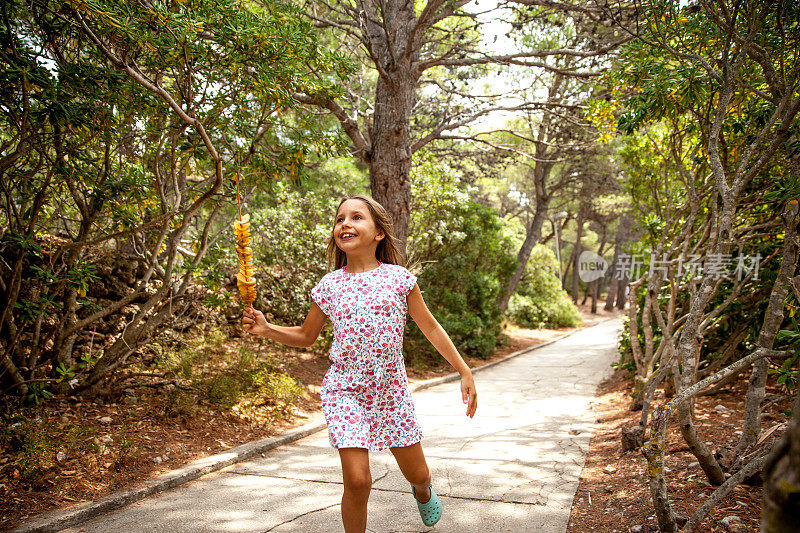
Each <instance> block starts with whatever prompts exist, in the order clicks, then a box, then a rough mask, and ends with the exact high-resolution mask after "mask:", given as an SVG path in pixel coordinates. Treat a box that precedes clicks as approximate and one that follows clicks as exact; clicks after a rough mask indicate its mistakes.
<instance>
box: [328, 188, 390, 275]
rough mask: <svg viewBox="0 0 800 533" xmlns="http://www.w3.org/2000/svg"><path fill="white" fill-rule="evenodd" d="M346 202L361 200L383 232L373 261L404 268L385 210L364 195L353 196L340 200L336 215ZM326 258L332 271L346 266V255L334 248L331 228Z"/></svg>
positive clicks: (336, 247) (376, 225)
mask: <svg viewBox="0 0 800 533" xmlns="http://www.w3.org/2000/svg"><path fill="white" fill-rule="evenodd" d="M347 200H361V201H362V202H364V203H365V204H366V205H367V209H369V213H370V216H372V220H373V222H374V223H375V227H376V228H377V229H378V230H379V231H382V232H383V235H384V237H383V239H381V240H380V241H379V242H378V247H377V248H375V259H377V260H378V261H380V262H381V263H390V264H393V265H400V266H402V267H404V266H406V259H405V257H403V254H402V253H400V250H399V248H398V247H397V237H395V236H394V222H392V217H391V216H390V215H389V213H388V212H387V211H386V209H385V208H384V207H383V206H382V205H381V204H380V203H378V201H377V200H375V199H373V198H371V197H369V196H367V195H365V194H353V195H351V196H348V197H346V198H342V201H341V202H339V205H338V206H337V207H336V213H338V212H339V208H340V207H342V204H343V203H345V202H346V201H347ZM336 213H334V214H333V220H334V222H333V224H334V227H335V226H336ZM327 256H328V265H329V266H332V267H333V269H334V270H338V269H340V268H342V267H343V266H345V265H346V264H347V254H346V253H344V252H343V251H342V249H341V248H339V247H338V246H336V239H335V237H334V235H333V228H331V236H330V239H329V240H328V249H327Z"/></svg>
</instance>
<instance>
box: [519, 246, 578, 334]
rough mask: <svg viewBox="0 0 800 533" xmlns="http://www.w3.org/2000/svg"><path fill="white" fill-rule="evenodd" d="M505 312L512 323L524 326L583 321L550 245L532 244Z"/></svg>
mask: <svg viewBox="0 0 800 533" xmlns="http://www.w3.org/2000/svg"><path fill="white" fill-rule="evenodd" d="M506 314H507V315H508V318H509V320H510V321H511V322H513V323H514V324H516V325H518V326H521V327H525V328H536V329H539V328H561V327H575V326H577V325H578V324H580V323H581V322H582V318H581V315H580V313H579V312H578V309H577V308H576V307H575V305H574V304H573V303H572V300H571V299H570V297H569V295H568V294H567V293H566V291H564V290H563V289H562V288H561V283H560V282H559V280H558V264H557V263H556V257H555V254H554V253H553V252H552V251H551V250H550V249H549V248H546V247H544V246H542V245H541V244H537V245H536V246H534V247H533V250H532V251H531V256H530V259H529V260H528V264H527V265H526V266H525V272H524V273H523V274H522V278H521V279H520V282H519V284H518V285H517V290H516V292H515V293H514V294H513V295H512V296H511V299H510V300H509V302H508V309H507V310H506Z"/></svg>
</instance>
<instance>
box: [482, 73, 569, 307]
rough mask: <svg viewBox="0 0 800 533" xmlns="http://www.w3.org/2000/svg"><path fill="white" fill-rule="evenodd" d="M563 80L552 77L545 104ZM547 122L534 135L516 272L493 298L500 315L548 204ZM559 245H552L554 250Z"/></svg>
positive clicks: (536, 239)
mask: <svg viewBox="0 0 800 533" xmlns="http://www.w3.org/2000/svg"><path fill="white" fill-rule="evenodd" d="M562 82H563V76H561V75H556V76H555V77H554V78H553V84H552V85H551V86H550V89H549V92H548V100H549V101H554V100H555V99H556V96H557V95H558V92H559V90H560V89H561V84H562ZM550 122H551V115H550V114H549V113H545V115H544V117H543V118H542V122H541V124H539V131H538V132H536V142H535V154H536V163H535V165H534V167H533V186H534V188H535V190H536V206H535V208H536V211H534V215H533V219H532V220H531V223H530V225H529V226H528V228H527V231H526V232H525V242H523V243H522V247H521V248H520V250H519V253H517V269H516V270H515V271H514V275H512V276H511V279H509V280H508V284H507V285H506V288H505V290H504V291H502V292H500V294H499V295H498V297H497V306H498V307H499V308H500V313H501V314H502V313H504V312H505V310H506V309H507V308H508V301H509V300H510V299H511V295H512V294H514V291H515V290H517V285H518V284H519V280H520V279H522V274H523V272H525V267H526V266H527V264H528V259H530V257H531V250H533V247H534V246H535V245H536V244H537V243H538V242H539V241H540V240H541V238H542V224H543V223H544V220H545V217H546V215H547V208H548V206H549V204H550V195H549V194H548V193H547V186H546V184H547V178H548V177H550V171H551V170H552V168H553V163H550V162H545V161H544V160H545V159H549V158H548V157H547V141H548V139H549V137H550V131H549V130H550ZM558 245H559V243H558V242H556V246H558Z"/></svg>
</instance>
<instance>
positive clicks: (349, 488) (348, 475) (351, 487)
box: [339, 448, 372, 533]
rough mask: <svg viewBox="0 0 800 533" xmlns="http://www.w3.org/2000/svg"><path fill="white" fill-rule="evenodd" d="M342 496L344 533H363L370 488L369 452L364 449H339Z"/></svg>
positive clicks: (365, 525)
mask: <svg viewBox="0 0 800 533" xmlns="http://www.w3.org/2000/svg"><path fill="white" fill-rule="evenodd" d="M339 459H341V461H342V478H343V479H344V494H343V495H342V523H343V524H344V530H345V533H364V531H366V529H367V500H368V499H369V491H370V489H371V488H372V474H371V473H370V471H369V451H368V450H367V449H365V448H339Z"/></svg>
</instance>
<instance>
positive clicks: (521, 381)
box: [65, 319, 621, 533]
mask: <svg viewBox="0 0 800 533" xmlns="http://www.w3.org/2000/svg"><path fill="white" fill-rule="evenodd" d="M620 328H621V323H620V321H619V320H618V319H614V320H609V321H605V322H602V323H600V324H598V325H596V326H593V327H590V328H587V329H585V330H581V331H578V332H576V333H575V334H573V335H570V336H569V337H566V338H564V339H562V340H559V341H557V342H555V343H553V344H550V345H549V346H545V347H543V348H541V349H537V350H534V351H532V352H529V353H526V354H523V355H520V356H518V357H516V358H514V359H511V360H509V361H507V362H504V363H502V364H499V365H496V366H494V367H492V368H489V369H486V370H485V371H481V372H478V373H476V374H475V381H476V385H477V389H478V411H477V414H476V415H475V417H474V418H473V419H469V418H467V417H466V416H465V415H464V410H465V407H464V405H463V404H462V403H461V393H460V391H459V383H458V382H452V383H447V384H444V385H439V386H436V387H433V388H430V389H426V390H423V391H420V392H417V393H414V403H415V406H416V409H417V413H418V415H419V417H420V423H421V425H422V429H423V434H424V438H423V440H422V445H423V450H424V451H425V455H426V457H427V459H428V463H429V465H430V466H431V470H432V475H433V484H434V488H435V489H436V491H437V493H438V494H439V495H440V499H441V501H442V506H443V509H444V510H443V515H442V519H441V520H440V522H439V523H438V524H437V525H436V526H435V527H433V528H428V527H425V526H424V525H423V524H422V521H421V519H420V517H419V514H418V512H417V509H416V505H415V503H414V498H413V496H412V495H411V493H410V485H409V484H408V483H407V482H406V480H405V479H404V478H403V476H402V474H401V473H400V470H399V468H398V467H397V464H396V463H395V462H394V457H393V456H392V455H391V453H390V452H389V451H388V450H385V451H382V452H378V453H371V454H370V463H371V468H372V477H373V480H374V484H373V490H372V493H371V494H370V500H369V507H368V509H369V511H368V514H369V516H368V521H367V531H372V532H377V533H390V532H391V533H400V532H423V531H439V532H453V533H456V532H457V533H467V532H476V533H484V532H492V533H494V532H501V531H509V532H515V533H519V532H526V531H531V532H546V533H550V532H562V531H564V530H565V529H566V526H567V521H568V519H569V512H570V508H571V506H572V498H573V496H574V494H575V490H576V488H577V485H578V478H579V476H580V472H581V469H582V468H583V463H584V459H585V455H586V452H587V450H588V448H589V438H590V436H591V435H590V431H589V428H590V426H591V423H592V421H593V416H592V414H591V411H590V410H589V406H588V404H589V402H590V401H591V399H592V398H593V396H594V392H595V389H596V387H597V384H598V383H599V382H600V380H601V379H602V378H603V377H604V376H606V375H608V374H609V373H610V370H611V369H610V367H609V365H610V363H611V362H613V360H614V359H615V358H616V357H617V352H616V340H617V332H618V330H619V329H620ZM341 495H342V484H341V465H340V463H339V457H338V454H337V453H336V451H335V450H334V449H333V448H331V447H330V446H329V444H328V437H327V432H326V431H321V432H319V433H316V434H314V435H311V436H309V437H306V438H304V439H301V440H299V441H297V442H296V443H294V444H291V445H287V446H283V447H280V448H277V449H275V450H272V451H270V452H268V453H266V454H265V455H264V456H263V457H260V458H257V459H254V460H250V461H246V462H243V463H239V464H235V465H233V466H230V467H228V468H226V469H223V470H220V471H219V472H215V473H213V474H209V475H207V476H204V477H202V478H200V479H198V480H196V481H193V482H190V483H187V484H185V485H181V486H180V487H176V488H175V489H172V490H169V491H166V492H164V493H162V494H159V495H156V496H153V497H150V498H148V499H145V500H142V501H140V502H138V503H136V504H133V505H130V506H128V507H126V508H123V509H120V510H118V511H115V512H112V513H109V514H106V515H103V516H100V517H98V518H95V519H94V520H91V521H90V522H86V523H84V524H82V525H80V526H75V527H73V528H71V529H67V530H65V531H70V532H103V533H106V532H110V531H126V532H127V531H136V532H141V531H159V532H161V531H171V532H179V531H180V532H183V531H208V532H233V531H236V532H249V531H254V532H267V531H271V532H276V533H285V532H303V533H317V532H319V533H329V532H341V531H343V528H342V525H341V515H340V512H341V508H340V500H341Z"/></svg>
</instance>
